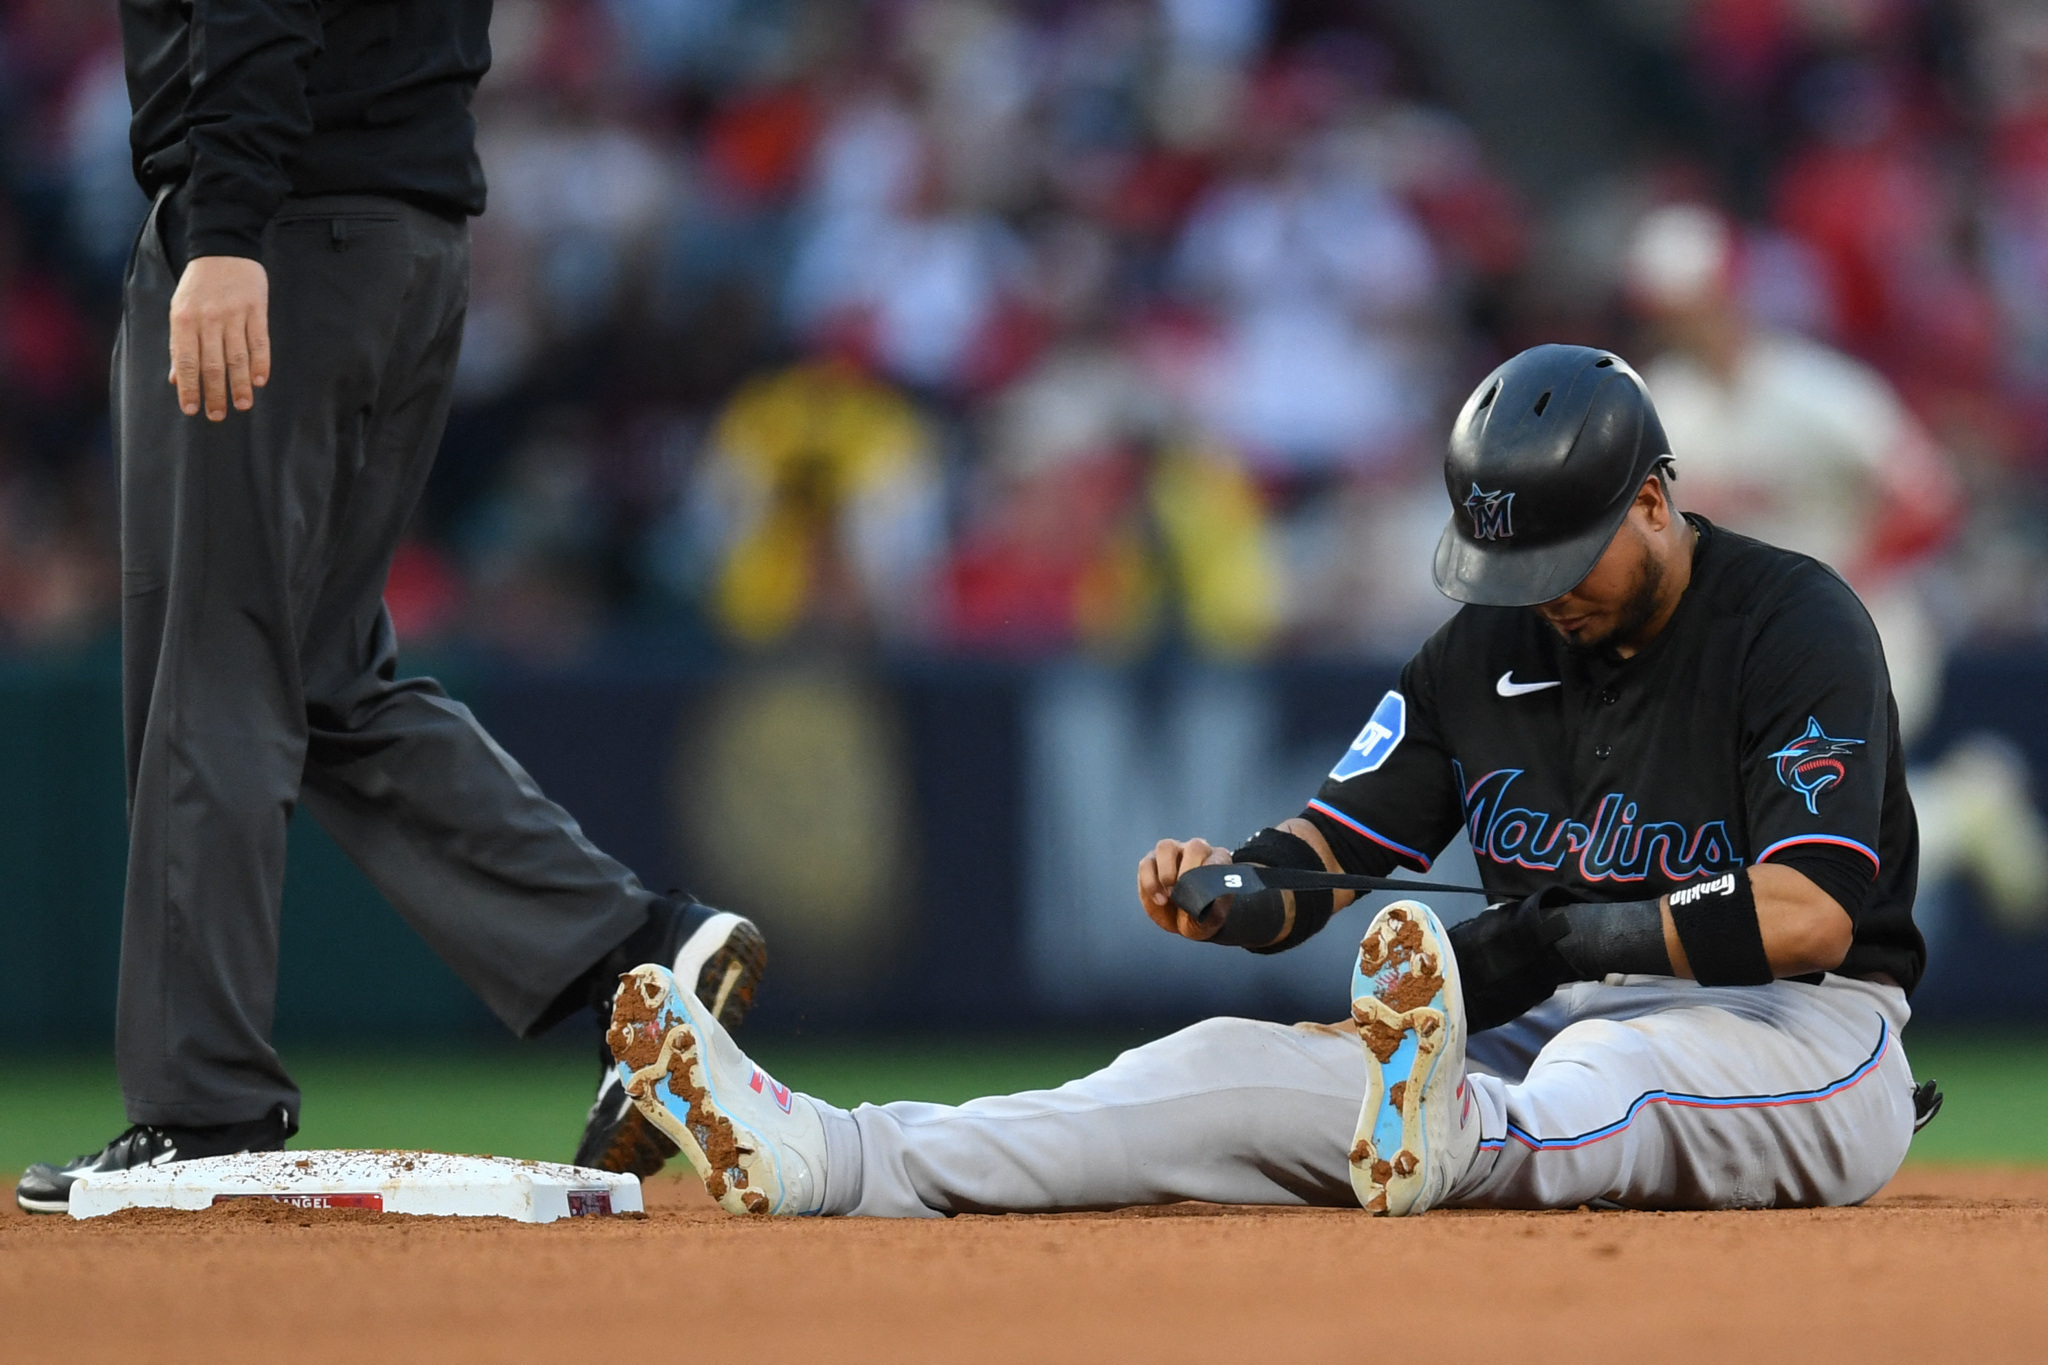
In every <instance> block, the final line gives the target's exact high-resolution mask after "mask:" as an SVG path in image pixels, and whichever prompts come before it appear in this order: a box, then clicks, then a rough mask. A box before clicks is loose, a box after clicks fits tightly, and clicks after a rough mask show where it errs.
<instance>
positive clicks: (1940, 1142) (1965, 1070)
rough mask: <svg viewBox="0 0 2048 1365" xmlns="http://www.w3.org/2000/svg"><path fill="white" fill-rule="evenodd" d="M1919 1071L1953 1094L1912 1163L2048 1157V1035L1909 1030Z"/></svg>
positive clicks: (1909, 1050) (1909, 1047)
mask: <svg viewBox="0 0 2048 1365" xmlns="http://www.w3.org/2000/svg"><path fill="white" fill-rule="evenodd" d="M1905 1040H1906V1055H1907V1056H1908V1057H1910V1058H1911V1059H1912V1062H1913V1074H1914V1075H1915V1076H1917V1077H1919V1078H1920V1079H1921V1080H1926V1079H1928V1078H1929V1077H1932V1078H1934V1079H1936V1080H1938V1081H1939V1082H1940V1083H1941V1091H1942V1093H1943V1094H1944V1095H1945V1096H1947V1099H1945V1100H1944V1101H1943V1103H1942V1106H1941V1115H1940V1117H1938V1118H1936V1119H1935V1120H1934V1122H1932V1123H1930V1124H1928V1125H1927V1127H1926V1129H1925V1130H1924V1131H1923V1132H1922V1133H1921V1134H1920V1135H1919V1136H1918V1137H1916V1138H1914V1139H1913V1151H1912V1155H1911V1156H1910V1157H1909V1158H1908V1159H1909V1160H1911V1161H1916V1162H1918V1161H1929V1162H1943V1161H1946V1162H2027V1163H2034V1164H2039V1163H2048V1038H2044V1037H2040V1036H2026V1035H2021V1036H2019V1037H2008V1036H2002V1035H1989V1034H1985V1035H1976V1034H1955V1033H1934V1034H1929V1035H1928V1036H1926V1037H1924V1038H1923V1037H1920V1036H1919V1035H1917V1034H1915V1033H1913V1032H1912V1031H1910V1030H1909V1031H1908V1032H1907V1033H1906V1035H1905Z"/></svg>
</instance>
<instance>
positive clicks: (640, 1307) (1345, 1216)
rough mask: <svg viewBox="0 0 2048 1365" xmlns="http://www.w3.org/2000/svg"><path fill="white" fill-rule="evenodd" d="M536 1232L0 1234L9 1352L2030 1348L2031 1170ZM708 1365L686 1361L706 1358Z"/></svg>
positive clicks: (167, 1356)
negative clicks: (1814, 1189) (1521, 1199)
mask: <svg viewBox="0 0 2048 1365" xmlns="http://www.w3.org/2000/svg"><path fill="white" fill-rule="evenodd" d="M648 1195H649V1201H648V1202H649V1206H650V1212H649V1214H648V1215H647V1216H646V1217H644V1218H619V1219H596V1218H592V1219H578V1220H574V1221H571V1222H564V1223H558V1224H555V1225H553V1226H549V1227H526V1226H522V1225H518V1224H511V1223H502V1222H498V1221H496V1220H475V1221H468V1220H465V1221H462V1222H456V1221H452V1220H451V1221H447V1222H442V1221H438V1220H431V1219H424V1218H407V1217H403V1216H401V1215H397V1214H371V1213H354V1212H342V1211H336V1212H320V1213H310V1212H303V1211H299V1210H294V1209H286V1208H282V1207H279V1206H255V1205H251V1204H246V1203H245V1204H239V1205H229V1206H225V1207H223V1208H219V1209H216V1210H213V1211H211V1212H207V1213H198V1214H178V1213H169V1212H148V1213H134V1214H124V1215H119V1216H117V1217H114V1218H108V1219H104V1220H96V1221H94V1222H90V1223H74V1222H72V1221H71V1220H69V1219H63V1218H29V1217H26V1216H24V1215H21V1214H19V1213H17V1212H16V1211H15V1210H14V1209H13V1208H12V1207H11V1206H10V1207H9V1208H8V1209H7V1211H6V1215H5V1216H4V1217H0V1324H4V1325H0V1357H4V1358H6V1359H7V1360H10V1361H13V1360H22V1361H42V1360H100V1359H105V1360H121V1361H132V1360H141V1359H147V1360H151V1361H206V1362H216V1361H223V1360H254V1359H263V1360H289V1361H330V1360H332V1361H361V1360H383V1361H411V1360H427V1361H433V1362H436V1365H444V1363H445V1365H453V1362H461V1361H508V1360H548V1361H562V1360H571V1359H578V1360H581V1359H599V1360H610V1361H629V1360H644V1361H649V1362H676V1363H677V1365H681V1362H684V1361H687V1360H693V1359H722V1360H769V1361H775V1360H812V1359H815V1360H821V1361H822V1360H829V1361H832V1362H835V1365H837V1362H856V1361H886V1362H890V1363H891V1365H898V1363H899V1362H904V1361H923V1360H945V1361H955V1360H959V1361H976V1362H981V1361H1064V1360H1091V1361H1092V1360H1105V1361H1108V1360H1113V1361H1130V1362H1152V1361H1159V1362H1190V1361H1228V1362H1233V1365H1234V1363H1235V1362H1243V1361H1273V1362H1284V1361H1299V1360H1324V1361H1329V1362H1333V1365H1334V1362H1337V1361H1340V1360H1341V1361H1368V1362H1369V1361H1373V1360H1388V1361H1398V1360H1402V1359H1416V1358H1419V1359H1423V1360H1427V1361H1431V1362H1449V1361H1459V1360H1480V1359H1486V1360H1496V1361H1509V1360H1512V1361H1517V1362H1520V1361H1558V1362H1573V1363H1574V1365H1581V1363H1583V1362H1588V1361H1604V1360H1620V1359H1623V1358H1633V1359H1644V1360H1658V1361H1727V1360H1734V1359H1738V1358H1748V1357H1750V1355H1751V1353H1752V1352H1754V1353H1755V1357H1754V1358H1757V1359H1763V1360H1773V1361H1777V1360H1783V1361H1787V1362H1791V1365H1832V1363H1833V1362H1837V1361H1841V1362H1849V1361H1854V1362H1858V1365H1869V1362H1876V1361H1913V1362H1916V1363H1917V1362H1925V1361H1928V1360H1971V1361H2005V1360H2013V1361H2017V1360H2023V1359H2024V1360H2037V1359H2039V1358H2040V1355H2041V1352H2042V1349H2043V1348H2042V1345H2041V1343H2042V1341H2043V1340H2044V1339H2048V1293H2044V1289H2043V1287H2044V1286H2048V1171H2041V1170H2023V1171H1998V1170H1987V1169H1974V1168H1973V1169H1956V1170H1938V1169H1937V1170H1930V1169H1925V1168H1922V1169H1915V1170H1912V1171H1909V1172H1907V1173H1906V1174H1905V1175H1902V1176H1901V1177H1900V1178H1899V1179H1898V1180H1897V1181H1895V1182H1894V1183H1893V1184H1892V1186H1891V1187H1890V1188H1889V1189H1887V1190H1886V1191H1885V1193H1884V1195H1883V1196H1881V1197H1880V1198H1879V1199H1877V1200H1876V1201H1875V1202H1873V1203H1872V1204H1870V1205H1869V1206H1867V1207H1865V1208H1862V1209H1836V1210H1825V1211H1808V1212H1770V1213H1724V1214H1640V1213H1633V1214H1631V1213H1547V1214H1461V1213H1436V1214H1431V1215H1429V1216H1428V1217H1425V1218H1420V1219H1415V1220H1412V1221H1407V1222H1389V1221H1384V1220H1372V1219H1367V1218H1365V1217H1363V1216H1361V1215H1359V1214H1357V1213H1355V1212H1354V1213H1344V1212H1335V1211H1323V1210H1240V1209H1221V1208H1214V1207H1210V1206H1206V1205H1178V1206H1174V1207H1169V1208H1163V1209H1154V1210H1143V1211H1131V1212H1125V1213H1118V1214H1076V1215H1068V1216H1062V1217H1049V1218H1048V1217H1038V1218H1026V1217H1010V1218H958V1219H954V1220H952V1221H950V1222H930V1223H885V1222H880V1221H874V1220H866V1219H861V1220H853V1219H848V1220H843V1221H814V1220H809V1219H805V1220H791V1221H782V1222H766V1221H761V1222H754V1221H743V1220H737V1219H732V1218H728V1217H726V1216H725V1215H723V1214H721V1213H719V1212H718V1211H717V1210H716V1209H715V1208H713V1207H712V1206H711V1205H710V1204H709V1203H708V1201H706V1200H705V1198H704V1196H703V1193H702V1191H701V1190H700V1189H698V1188H696V1187H695V1186H694V1185H689V1184H685V1183H683V1182H681V1181H678V1180H672V1179H667V1178H664V1179H661V1180H658V1181H656V1182H653V1183H652V1184H651V1185H650V1186H649V1187H648ZM705 1352H716V1353H717V1354H716V1355H710V1354H704V1353H705Z"/></svg>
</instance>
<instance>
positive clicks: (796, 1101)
mask: <svg viewBox="0 0 2048 1365" xmlns="http://www.w3.org/2000/svg"><path fill="white" fill-rule="evenodd" d="M605 1042H606V1044H607V1045H609V1046H610V1048H611V1050H612V1056H613V1057H614V1058H616V1059H617V1061H618V1066H619V1081H620V1084H622V1085H623V1086H624V1087H625V1090H626V1094H627V1095H629V1096H631V1097H632V1100H633V1103H634V1105H635V1106H637V1107H638V1108H639V1110H640V1112H641V1113H642V1114H644V1115H646V1117H647V1120H648V1122H650V1123H652V1124H653V1125H654V1126H655V1127H657V1128H659V1129H660V1130H661V1131H662V1132H664V1133H666V1134H668V1136H669V1137H670V1139H672V1140H673V1141H674V1142H675V1144H676V1145H677V1146H678V1147H680V1148H681V1149H682V1152H683V1155H684V1156H685V1157H687V1158H688V1159H689V1162H690V1165H691V1166H693V1167H695V1168H696V1171H697V1174H698V1175H699V1176H700V1177H702V1179H703V1181H704V1188H705V1189H707V1190H709V1191H710V1192H711V1197H712V1198H713V1199H716V1200H717V1201H718V1205H719V1207H720V1208H722V1209H724V1210H725V1211H726V1212H727V1213H754V1214H778V1213H781V1214H788V1213H816V1212H817V1211H818V1209H819V1206H820V1205H821V1204H822V1203H823V1202H824V1194H825V1125H824V1123H823V1121H821V1120H820V1119H819V1117H818V1111H817V1110H816V1109H815V1108H813V1107H812V1105H811V1102H810V1100H809V1099H807V1098H805V1097H804V1096H802V1095H798V1094H795V1093H793V1092H792V1091H791V1090H790V1088H789V1087H788V1086H786V1085H782V1084H780V1083H778V1082H777V1081H776V1080H775V1079H774V1078H773V1077H771V1076H770V1075H769V1074H768V1073H767V1072H765V1071H763V1070H761V1068H760V1067H758V1066H755V1065H754V1064H753V1062H751V1061H750V1060H748V1058H747V1055H746V1054H745V1053H743V1052H741V1051H740V1049H739V1044H737V1043H735V1042H733V1040H732V1035H731V1034H729V1033H727V1032H726V1031H725V1029H724V1027H723V1026H722V1025H720V1024H719V1022H718V1020H717V1019H716V1018H714V1017H713V1016H712V1013H711V1011H710V1010H709V1009H708V1008H707V1007H706V1006H705V1004H704V1002H703V1001H702V1000H700V999H698V998H697V996H696V995H695V994H693V993H692V992H691V991H689V990H686V989H681V988H679V987H678V986H677V984H676V978H675V976H674V974H673V973H671V972H670V971H669V970H668V968H666V967H661V966H655V965H651V964H650V965H648V966H644V967H635V968H634V969H633V970H632V971H630V972H628V973H626V975H625V977H624V978H623V979H622V980H621V983H620V989H619V993H618V997H617V999H616V1000H615V1001H614V1002H613V1005H612V1025H611V1028H610V1030H609V1031H607V1032H606V1034H605Z"/></svg>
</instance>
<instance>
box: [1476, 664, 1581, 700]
mask: <svg viewBox="0 0 2048 1365" xmlns="http://www.w3.org/2000/svg"><path fill="white" fill-rule="evenodd" d="M1563 686H1564V679H1562V678H1554V679H1552V680H1551V681H1549V682H1539V683H1518V682H1516V681H1515V670H1514V669H1512V668H1511V669H1509V670H1508V671H1507V672H1505V673H1503V674H1501V675H1500V681H1499V682H1497V683H1495V684H1494V685H1493V690H1494V691H1496V692H1498V693H1500V694H1501V695H1502V696H1503V697H1526V696H1528V695H1529V694H1530V693H1531V692H1541V691H1542V690H1543V689H1544V688H1546V687H1563Z"/></svg>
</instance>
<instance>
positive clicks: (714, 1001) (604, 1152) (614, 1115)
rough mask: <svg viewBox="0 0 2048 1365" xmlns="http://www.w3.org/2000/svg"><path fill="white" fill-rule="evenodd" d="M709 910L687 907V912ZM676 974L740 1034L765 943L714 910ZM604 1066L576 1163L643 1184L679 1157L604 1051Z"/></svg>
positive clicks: (686, 945) (763, 965)
mask: <svg viewBox="0 0 2048 1365" xmlns="http://www.w3.org/2000/svg"><path fill="white" fill-rule="evenodd" d="M707 909H709V907H699V906H696V905H691V906H689V907H688V910H690V911H701V910H707ZM673 971H674V973H675V976H676V978H677V979H678V980H682V981H694V982H695V983H696V991H697V999H698V1000H699V1001H701V1002H703V1004H704V1005H706V1006H707V1007H708V1008H709V1009H710V1010H711V1012H712V1014H713V1016H714V1017H716V1018H717V1020H718V1022H719V1023H721V1024H723V1025H724V1026H725V1027H726V1028H728V1029H734V1028H738V1027H739V1025H740V1021H741V1020H742V1019H745V1018H746V1017H747V1011H749V1010H751V1009H752V1008H753V1007H754V994H755V992H756V991H758V990H759V989H760V987H761V978H762V977H763V976H765V975H767V972H768V942H767V940H766V939H764V938H762V937H761V931H760V929H758V928H757V927H755V925H754V922H753V921H752V920H750V919H747V918H745V917H743V916H740V915H735V914H733V913H731V912H730V911H725V910H718V911H712V912H711V913H710V914H709V915H708V916H706V917H705V918H704V919H702V920H701V921H700V922H698V923H696V925H695V927H694V928H693V929H692V930H691V932H690V934H689V937H688V938H687V939H685V940H684V941H683V944H682V947H681V948H680V949H679V950H678V951H677V953H676V956H675V965H674V968H673ZM614 999H616V997H614ZM604 1063H605V1065H604V1071H603V1074H602V1076H601V1077H600V1079H599V1081H598V1088H597V1099H596V1100H595V1101H593V1102H592V1104H591V1106H590V1113H589V1115H588V1117H586V1118H585V1120H584V1123H583V1140H582V1142H581V1143H579V1144H578V1146H577V1148H576V1156H575V1164H576V1165H578V1166H590V1167H594V1168H595V1169H597V1170H600V1171H617V1172H622V1173H626V1174H631V1175H637V1176H639V1177H640V1178H641V1179H642V1180H645V1179H646V1178H647V1177H649V1176H651V1175H654V1174H655V1173H656V1172H658V1171H660V1170H661V1168H662V1167H664V1166H666V1165H667V1164H668V1161H669V1158H670V1157H672V1156H674V1155H675V1154H676V1151H677V1147H676V1144H675V1143H674V1142H673V1141H671V1140H670V1139H669V1136H668V1135H667V1134H666V1133H664V1132H662V1131H661V1129H659V1128H657V1127H655V1126H654V1125H653V1124H652V1123H650V1122H648V1120H647V1118H646V1116H645V1115H643V1114H641V1112H640V1111H639V1109H637V1108H636V1107H635V1106H634V1104H633V1101H632V1099H631V1098H630V1097H629V1096H628V1095H627V1094H626V1092H625V1090H624V1089H623V1088H622V1087H621V1085H620V1083H619V1075H618V1068H617V1067H616V1066H615V1065H614V1064H613V1062H612V1059H611V1056H610V1053H609V1051H608V1050H607V1051H606V1053H605V1057H604Z"/></svg>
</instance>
